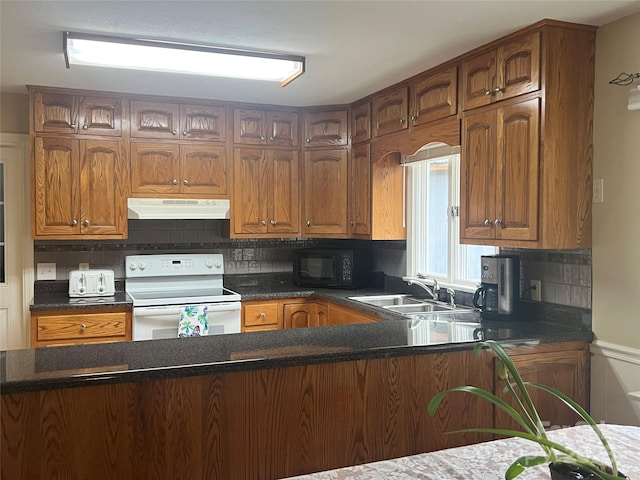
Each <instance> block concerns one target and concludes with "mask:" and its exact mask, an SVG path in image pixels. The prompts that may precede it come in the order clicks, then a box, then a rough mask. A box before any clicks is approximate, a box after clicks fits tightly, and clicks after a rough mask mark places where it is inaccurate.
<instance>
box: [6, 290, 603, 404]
mask: <svg viewBox="0 0 640 480" xmlns="http://www.w3.org/2000/svg"><path fill="white" fill-rule="evenodd" d="M229 287H230V288H233V289H234V290H235V291H237V292H239V293H240V294H241V295H242V299H243V300H267V299H283V298H298V297H300V298H303V297H310V296H315V297H318V298H323V299H326V300H331V301H332V302H336V303H341V304H344V305H346V306H349V307H353V308H358V309H360V310H362V311H367V312H370V313H376V314H379V315H381V316H382V317H383V318H385V319H386V320H387V321H381V322H376V323H366V324H354V325H339V326H328V327H318V328H302V329H292V330H277V331H264V332H252V333H240V334H231V335H213V336H208V337H195V338H176V339H166V340H149V341H138V342H116V343H105V344H91V345H70V346H60V347H48V348H39V349H30V350H10V351H6V352H0V391H1V393H2V394H9V393H13V392H23V391H37V390H46V389H55V388H67V387H74V386H86V385H95V384H106V383H119V382H135V381H143V380H154V379H162V378H171V377H180V376H191V375H209V374H215V373H224V372H233V371H240V370H251V369H263V368H278V367H287V366H293V365H303V364H312V363H324V362H337V361H349V360H361V359H370V358H385V357H394V356H404V355H419V354H428V353H432V352H442V351H455V350H461V349H471V348H473V345H474V344H475V343H476V342H477V341H478V340H482V339H496V340H499V341H501V342H502V343H504V344H506V345H520V344H539V343H551V342H564V341H587V342H590V341H592V340H593V333H592V332H591V330H590V329H589V328H585V327H584V326H582V325H580V324H579V322H577V323H576V322H568V323H559V322H549V321H542V320H541V318H537V317H534V318H532V317H531V316H530V315H529V316H527V317H523V319H521V320H513V321H500V322H495V321H494V322H488V321H483V320H481V319H480V316H479V314H478V313H477V312H475V311H472V312H468V311H467V312H464V313H459V314H446V315H442V314H441V315H438V314H423V315H422V316H421V317H420V318H413V319H408V318H406V317H403V316H402V315H400V314H398V313H394V312H391V311H389V310H386V309H382V308H379V307H374V306H371V305H367V304H364V303H362V302H357V301H354V300H350V299H349V297H351V296H356V295H367V294H380V293H385V291H384V290H380V289H366V290H333V289H314V288H300V287H296V286H293V285H291V284H287V283H286V282H285V283H278V282H268V283H267V284H264V283H261V282H258V283H256V284H253V285H250V284H244V285H242V284H236V285H230V286H229ZM386 293H390V292H388V291H387V292H386ZM109 298H110V297H109ZM85 300H87V299H85ZM58 302H59V303H58ZM98 304H99V305H105V306H110V305H111V306H113V305H130V304H131V301H130V299H129V298H128V296H127V295H126V294H125V293H124V292H119V293H117V295H116V296H115V297H114V298H113V301H111V302H109V301H105V302H99V303H98ZM72 305H73V306H78V307H87V306H92V307H93V306H95V305H94V304H93V303H84V304H80V303H76V302H73V303H72V302H70V299H69V298H68V297H67V298H65V295H64V294H61V293H60V292H58V293H56V292H47V293H39V294H36V298H35V299H34V304H33V305H32V310H34V309H36V310H37V309H51V308H73V307H72Z"/></svg>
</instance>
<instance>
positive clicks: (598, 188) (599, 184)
mask: <svg viewBox="0 0 640 480" xmlns="http://www.w3.org/2000/svg"><path fill="white" fill-rule="evenodd" d="M593 203H604V178H594V179H593Z"/></svg>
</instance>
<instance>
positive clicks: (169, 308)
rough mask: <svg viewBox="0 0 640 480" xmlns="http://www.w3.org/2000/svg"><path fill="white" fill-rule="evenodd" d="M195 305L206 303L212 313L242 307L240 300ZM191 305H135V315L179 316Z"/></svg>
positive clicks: (237, 309)
mask: <svg viewBox="0 0 640 480" xmlns="http://www.w3.org/2000/svg"><path fill="white" fill-rule="evenodd" d="M194 305H206V306H207V309H208V311H209V312H210V313H214V312H232V311H239V310H240V307H241V303H240V302H220V303H206V304H198V303H196V304H194ZM187 306H191V305H159V306H154V307H133V315H134V316H136V317H148V316H154V315H158V314H161V315H176V316H178V315H179V314H180V312H181V311H183V310H184V307H187Z"/></svg>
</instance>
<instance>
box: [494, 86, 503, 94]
mask: <svg viewBox="0 0 640 480" xmlns="http://www.w3.org/2000/svg"><path fill="white" fill-rule="evenodd" d="M503 90H504V88H500V87H496V88H495V89H494V90H493V91H494V92H495V93H500V92H502V91H503Z"/></svg>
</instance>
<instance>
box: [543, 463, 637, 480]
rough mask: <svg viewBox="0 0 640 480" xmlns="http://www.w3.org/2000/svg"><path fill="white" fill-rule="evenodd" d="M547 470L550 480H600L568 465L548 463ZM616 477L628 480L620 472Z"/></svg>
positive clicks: (591, 474)
mask: <svg viewBox="0 0 640 480" xmlns="http://www.w3.org/2000/svg"><path fill="white" fill-rule="evenodd" d="M549 470H550V471H551V480H598V479H599V478H600V477H597V476H596V475H594V474H593V473H589V472H585V471H584V470H582V469H580V468H578V467H576V466H574V465H569V464H568V463H561V462H557V463H550V464H549ZM609 473H613V472H609ZM618 477H620V478H628V477H627V476H626V475H624V474H623V473H620V472H618Z"/></svg>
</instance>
